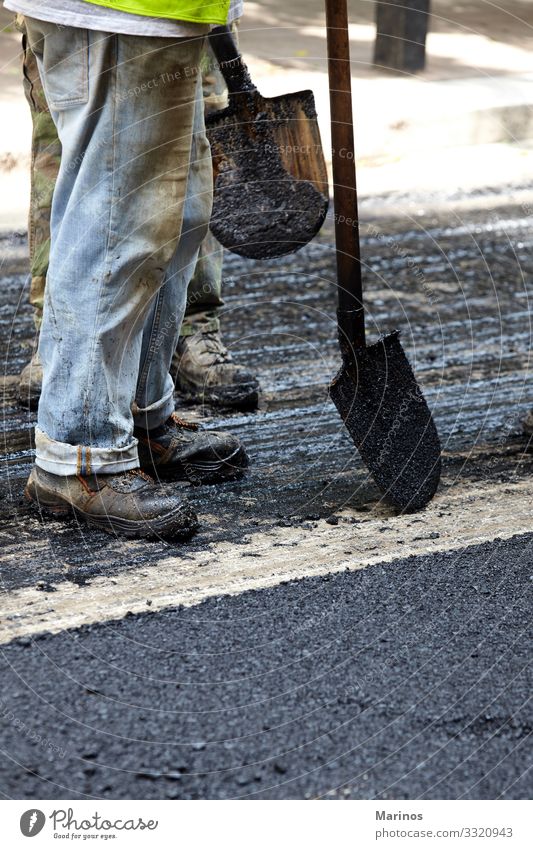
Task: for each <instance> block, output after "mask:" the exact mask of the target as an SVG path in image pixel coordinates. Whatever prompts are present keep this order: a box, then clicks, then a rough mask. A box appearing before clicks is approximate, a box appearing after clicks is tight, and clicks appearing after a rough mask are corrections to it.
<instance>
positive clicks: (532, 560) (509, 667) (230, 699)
mask: <svg viewBox="0 0 533 849" xmlns="http://www.w3.org/2000/svg"><path fill="white" fill-rule="evenodd" d="M532 579H533V534H528V535H525V536H521V537H515V538H513V539H512V540H509V541H506V542H502V543H499V544H498V543H496V544H490V545H489V544H486V545H482V546H473V547H471V548H468V549H465V550H462V551H458V552H453V553H449V554H447V553H441V554H438V555H434V556H427V557H417V558H407V559H405V560H403V559H402V560H398V561H396V562H394V563H392V564H387V565H385V566H374V567H372V568H369V569H366V570H364V571H360V572H355V573H353V572H351V573H350V572H347V573H343V574H339V575H335V576H332V577H330V576H322V577H319V578H308V579H304V580H301V581H295V582H291V583H288V584H286V585H283V586H278V587H275V588H273V589H269V590H262V591H257V592H247V593H244V594H242V595H240V596H238V597H236V598H228V597H219V598H211V599H209V600H207V601H205V602H203V603H202V604H200V605H199V606H195V607H190V608H186V609H184V608H182V609H177V610H176V609H173V610H169V611H165V612H158V613H155V614H150V613H147V614H144V615H139V616H131V617H128V618H126V619H122V620H120V621H119V622H111V623H108V624H104V625H96V626H85V627H82V628H80V629H77V630H73V631H67V632H62V633H60V634H56V635H48V636H44V637H42V638H39V639H36V640H35V641H32V640H30V639H28V638H22V639H19V640H18V641H16V642H15V643H13V644H11V645H10V646H8V647H6V648H5V649H4V652H3V657H2V660H1V662H0V676H1V680H2V694H1V700H2V708H0V713H1V712H2V711H3V712H4V713H5V711H6V709H9V711H10V712H11V713H12V715H13V717H14V719H11V720H9V719H8V718H6V717H5V715H4V719H3V723H2V724H3V729H4V730H3V733H2V749H3V750H4V755H3V760H2V763H1V766H0V786H1V788H2V792H3V793H4V794H5V795H6V796H16V797H20V796H23V797H30V798H56V797H60V798H61V797H63V798H70V797H73V798H84V797H94V796H95V797H111V798H115V797H117V798H125V799H127V798H180V799H190V798H193V799H195V798H228V797H231V798H242V797H245V798H250V797H252V798H310V797H312V798H314V797H324V796H325V797H333V798H338V797H341V798H383V799H388V798H389V799H391V798H392V799H394V798H461V797H464V798H481V799H483V798H486V799H493V798H500V797H501V798H527V797H528V793H530V791H531V781H530V780H529V781H528V776H527V774H526V769H527V766H528V755H529V756H530V755H531V746H530V745H529V744H530V736H531V719H532V717H531V710H530V707H529V708H528V700H529V699H530V698H531V683H532V682H531V676H528V669H527V667H528V648H530V643H529V646H528V634H529V638H531V615H530V609H529V607H528V600H527V597H528V592H529V591H530V588H531V581H532ZM15 722H18V723H21V725H20V726H19V728H18V729H17V728H16V726H15V724H14V723H15ZM34 733H36V734H38V735H40V736H41V737H43V738H46V740H47V741H49V744H50V747H51V746H54V747H57V748H58V749H59V752H56V751H52V749H51V748H50V747H48V748H46V746H45V747H43V744H42V743H41V744H39V743H37V742H35V741H33V740H32V738H31V735H32V734H34ZM46 745H47V744H46Z"/></svg>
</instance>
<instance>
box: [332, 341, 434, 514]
mask: <svg viewBox="0 0 533 849" xmlns="http://www.w3.org/2000/svg"><path fill="white" fill-rule="evenodd" d="M329 394H330V397H331V399H332V400H333V402H334V404H335V406H336V407H337V410H338V411H339V413H340V415H341V418H342V419H343V421H344V424H345V425H346V428H347V429H348V432H349V434H350V436H351V437H352V439H353V441H354V443H355V445H356V446H357V449H358V450H359V453H360V454H361V457H362V459H363V462H364V463H365V465H366V466H367V468H368V470H369V471H370V474H371V475H372V477H373V479H374V481H375V482H376V484H377V486H378V487H379V489H380V490H381V492H382V493H383V496H384V498H385V499H386V500H387V501H388V502H389V503H390V504H392V505H393V506H394V507H396V508H397V509H399V510H401V511H405V512H408V511H415V510H420V509H421V508H422V507H425V506H426V504H428V502H429V501H430V500H431V498H432V497H433V495H434V494H435V491H436V489H437V486H438V484H439V480H440V471H441V461H440V450H441V449H440V441H439V437H438V434H437V430H436V427H435V424H434V422H433V418H432V415H431V412H430V410H429V407H428V405H427V403H426V401H425V399H424V396H423V395H422V392H421V391H420V388H419V386H418V384H417V382H416V379H415V376H414V374H413V371H412V369H411V366H410V364H409V360H408V359H407V357H406V355H405V352H404V350H403V348H402V346H401V344H400V341H399V338H398V334H397V333H391V334H390V335H389V336H386V337H384V338H383V339H381V340H380V341H379V342H377V343H376V344H375V345H371V346H369V347H367V348H364V349H361V350H359V351H356V352H355V357H354V361H353V362H350V363H344V364H343V366H342V368H341V370H340V371H339V373H338V374H337V375H336V377H335V378H334V379H333V381H332V383H331V385H330V387H329Z"/></svg>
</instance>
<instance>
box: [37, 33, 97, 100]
mask: <svg viewBox="0 0 533 849" xmlns="http://www.w3.org/2000/svg"><path fill="white" fill-rule="evenodd" d="M27 25H28V34H29V35H30V40H31V41H32V44H31V46H32V49H33V48H34V44H33V39H31V35H32V32H31V25H30V22H29V21H28V22H27ZM40 28H41V33H40V35H41V38H40V39H39V43H38V46H35V52H36V53H37V55H39V53H40V59H41V64H42V70H43V72H44V74H43V75H44V79H43V80H42V82H43V87H44V89H45V92H46V99H47V100H48V105H49V107H50V109H54V110H58V111H60V110H62V109H69V108H70V107H73V106H79V105H80V104H82V103H87V101H88V99H89V33H88V32H87V30H86V29H80V28H78V27H65V26H59V25H57V24H52V23H49V22H46V23H41V27H40Z"/></svg>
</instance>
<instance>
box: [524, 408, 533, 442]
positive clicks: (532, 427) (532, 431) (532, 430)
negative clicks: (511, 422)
mask: <svg viewBox="0 0 533 849" xmlns="http://www.w3.org/2000/svg"><path fill="white" fill-rule="evenodd" d="M522 429H523V431H524V433H525V435H526V436H533V410H530V411H529V413H528V414H527V416H526V417H525V419H524V420H523V421H522Z"/></svg>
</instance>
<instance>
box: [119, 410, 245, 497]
mask: <svg viewBox="0 0 533 849" xmlns="http://www.w3.org/2000/svg"><path fill="white" fill-rule="evenodd" d="M133 433H134V436H135V437H136V438H137V439H138V440H139V445H138V451H139V463H140V466H141V469H144V470H145V471H147V472H149V473H150V474H153V475H154V476H155V477H160V478H167V479H171V480H188V481H190V482H191V483H194V484H204V483H221V482H223V481H230V480H235V479H236V478H240V477H242V475H243V473H244V470H245V469H246V467H247V466H248V457H247V454H246V451H245V450H244V448H243V446H242V444H241V443H240V441H239V440H238V439H237V437H236V436H232V435H231V434H230V433H223V432H219V431H213V430H211V431H210V430H205V431H203V430H200V429H199V427H198V425H196V424H192V423H191V422H186V421H184V420H183V419H180V417H179V416H178V415H176V413H173V414H172V415H171V416H170V418H169V419H167V421H166V422H165V423H164V424H163V425H160V427H157V428H154V429H153V430H148V431H147V430H142V429H141V428H140V427H136V428H135V429H134V431H133Z"/></svg>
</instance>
